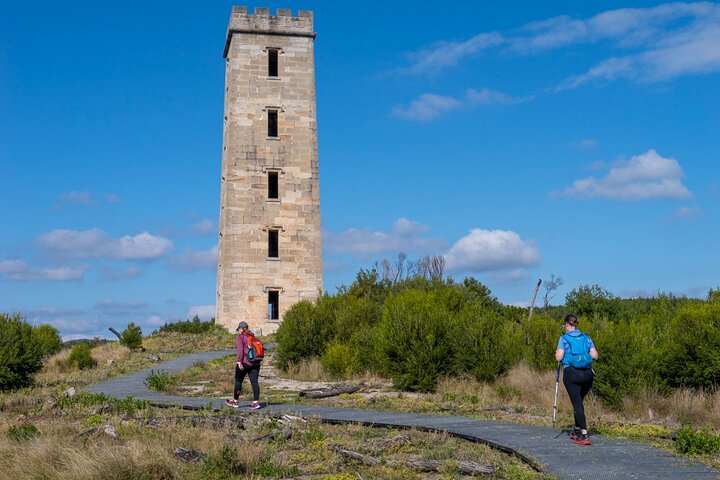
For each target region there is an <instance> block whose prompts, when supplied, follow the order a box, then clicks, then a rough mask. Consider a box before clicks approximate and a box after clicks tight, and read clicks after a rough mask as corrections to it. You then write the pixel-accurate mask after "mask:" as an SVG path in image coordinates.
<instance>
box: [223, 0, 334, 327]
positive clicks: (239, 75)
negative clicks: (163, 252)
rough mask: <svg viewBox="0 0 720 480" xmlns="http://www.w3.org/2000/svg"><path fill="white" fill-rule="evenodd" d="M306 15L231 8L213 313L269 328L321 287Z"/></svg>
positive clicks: (230, 322)
mask: <svg viewBox="0 0 720 480" xmlns="http://www.w3.org/2000/svg"><path fill="white" fill-rule="evenodd" d="M314 40H315V32H314V31H313V17H312V12H309V11H302V10H301V11H300V12H299V14H298V16H297V17H294V16H292V14H291V11H290V10H285V9H278V10H277V12H276V15H275V16H271V15H270V12H269V9H267V8H256V9H255V13H254V14H248V12H247V8H246V7H234V8H233V10H232V16H231V18H230V23H229V25H228V29H227V36H226V42H225V51H224V57H225V59H226V70H225V116H224V127H223V153H222V178H221V187H220V222H219V229H220V232H219V241H218V272H217V302H216V320H217V322H218V323H219V324H222V325H223V326H226V327H227V328H228V329H234V328H235V327H236V326H237V323H238V322H239V321H240V320H244V321H246V322H248V324H250V326H251V328H254V329H255V330H261V333H270V332H272V331H274V330H275V329H276V328H277V326H278V324H279V322H280V321H282V318H283V314H284V313H285V311H286V310H287V309H288V308H289V307H290V306H291V305H293V304H294V303H296V302H298V301H300V300H303V299H308V300H314V299H315V298H317V296H318V295H319V294H320V292H322V257H321V242H320V193H319V181H318V153H317V117H316V106H315V60H314Z"/></svg>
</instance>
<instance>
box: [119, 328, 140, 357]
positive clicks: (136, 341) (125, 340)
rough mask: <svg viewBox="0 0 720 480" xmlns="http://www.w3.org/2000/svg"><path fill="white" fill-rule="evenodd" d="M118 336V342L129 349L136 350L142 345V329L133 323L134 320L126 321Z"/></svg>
mask: <svg viewBox="0 0 720 480" xmlns="http://www.w3.org/2000/svg"><path fill="white" fill-rule="evenodd" d="M120 336H121V338H120V344H121V345H125V346H126V347H127V348H129V349H130V350H136V349H138V348H140V347H141V346H142V338H143V336H142V330H141V329H140V327H139V326H137V325H135V322H130V323H128V325H127V327H125V330H123V331H122V333H121V334H120Z"/></svg>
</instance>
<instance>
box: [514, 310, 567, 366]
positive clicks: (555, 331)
mask: <svg viewBox="0 0 720 480" xmlns="http://www.w3.org/2000/svg"><path fill="white" fill-rule="evenodd" d="M561 328H562V322H561V321H558V320H555V319H553V318H550V317H547V316H544V315H535V316H534V317H532V318H531V319H530V322H529V323H527V322H525V325H524V331H525V333H524V337H525V338H524V339H523V341H524V342H525V344H526V349H525V359H526V360H527V362H528V364H529V365H530V366H531V367H533V368H534V369H536V370H548V369H551V368H555V365H556V362H555V356H554V355H553V353H554V352H555V350H556V348H557V343H558V340H559V338H560V335H562V334H563V333H564V332H563V331H562V330H561Z"/></svg>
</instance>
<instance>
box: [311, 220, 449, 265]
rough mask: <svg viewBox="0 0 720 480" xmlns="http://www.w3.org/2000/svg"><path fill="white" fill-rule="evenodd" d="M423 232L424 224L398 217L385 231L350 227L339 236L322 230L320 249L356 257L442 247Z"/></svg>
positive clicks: (424, 230) (424, 250)
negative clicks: (389, 228) (424, 235)
mask: <svg viewBox="0 0 720 480" xmlns="http://www.w3.org/2000/svg"><path fill="white" fill-rule="evenodd" d="M427 230H428V227H427V225H423V224H421V223H418V222H415V221H412V220H408V219H407V218H399V219H397V220H396V221H395V224H394V225H393V228H392V230H390V231H388V232H384V231H380V230H371V229H364V228H351V229H349V230H346V231H344V232H339V233H336V232H330V231H326V232H324V233H323V242H324V245H323V246H324V247H325V248H327V250H328V251H331V252H341V253H350V254H353V255H355V256H358V257H367V256H370V255H373V254H377V253H386V252H401V251H402V252H408V251H422V252H431V251H434V250H437V249H438V248H442V246H443V245H444V244H445V242H444V241H443V240H442V239H439V238H425V237H423V236H422V234H423V233H425V232H426V231H427Z"/></svg>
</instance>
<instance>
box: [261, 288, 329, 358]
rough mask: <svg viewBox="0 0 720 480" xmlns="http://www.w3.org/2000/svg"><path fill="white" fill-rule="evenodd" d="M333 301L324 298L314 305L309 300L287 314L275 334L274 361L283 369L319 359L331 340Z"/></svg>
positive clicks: (296, 305) (298, 304) (294, 307)
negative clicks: (303, 360) (293, 364)
mask: <svg viewBox="0 0 720 480" xmlns="http://www.w3.org/2000/svg"><path fill="white" fill-rule="evenodd" d="M332 303H333V300H332V299H330V298H327V297H323V298H321V299H319V300H318V301H317V303H316V304H313V303H311V302H309V301H307V300H304V301H302V302H299V303H296V304H295V305H293V307H292V308H290V309H289V310H288V311H287V313H286V314H285V318H284V319H283V322H282V323H281V324H280V327H279V328H278V330H277V332H275V340H276V342H277V348H276V350H275V361H276V362H277V366H278V367H280V368H281V369H283V370H284V369H287V366H288V364H290V363H298V362H300V360H302V359H305V358H311V357H320V356H321V355H322V354H323V353H324V352H325V346H326V344H327V342H328V341H329V340H331V339H332V335H331V332H332V323H333V321H334V320H333V318H332V315H331V313H330V312H331V310H332Z"/></svg>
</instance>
